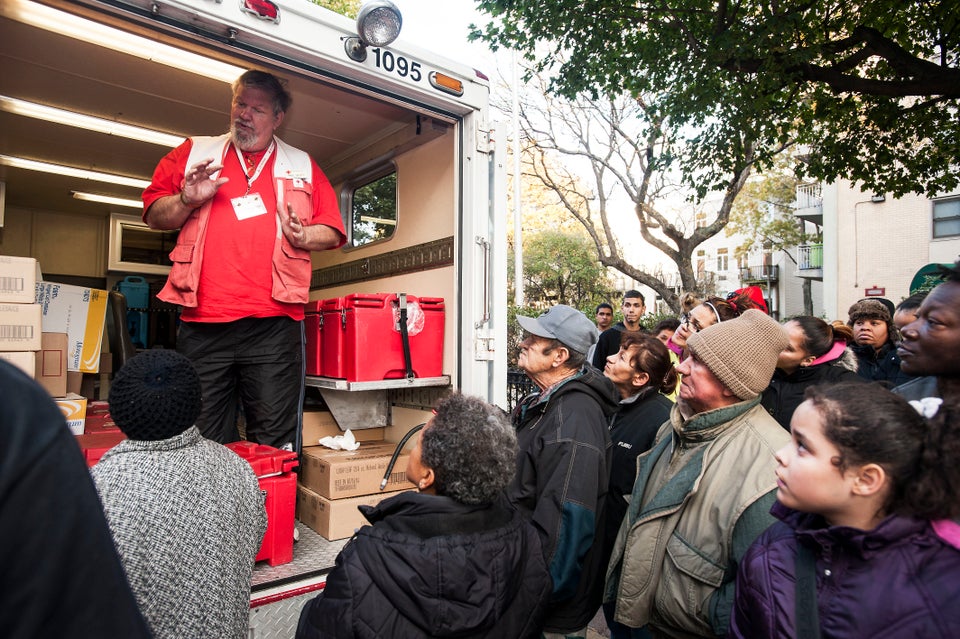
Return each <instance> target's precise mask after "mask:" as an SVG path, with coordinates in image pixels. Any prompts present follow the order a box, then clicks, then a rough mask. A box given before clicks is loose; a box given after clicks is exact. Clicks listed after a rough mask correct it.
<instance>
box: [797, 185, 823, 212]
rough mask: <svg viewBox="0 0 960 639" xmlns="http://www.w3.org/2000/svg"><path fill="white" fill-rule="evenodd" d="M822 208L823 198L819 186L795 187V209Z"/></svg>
mask: <svg viewBox="0 0 960 639" xmlns="http://www.w3.org/2000/svg"><path fill="white" fill-rule="evenodd" d="M821 206H823V197H822V196H821V190H820V185H819V184H800V185H799V186H797V200H796V202H794V204H793V207H794V208H795V209H811V208H819V207H821Z"/></svg>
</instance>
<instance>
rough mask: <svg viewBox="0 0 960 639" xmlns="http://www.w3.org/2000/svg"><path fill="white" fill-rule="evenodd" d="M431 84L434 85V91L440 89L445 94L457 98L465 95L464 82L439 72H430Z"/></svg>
mask: <svg viewBox="0 0 960 639" xmlns="http://www.w3.org/2000/svg"><path fill="white" fill-rule="evenodd" d="M430 84H431V85H433V88H434V89H439V90H440V91H443V92H444V93H450V94H451V95H456V96H460V95H463V82H461V81H460V80H457V79H456V78H451V77H450V76H449V75H444V74H443V73H440V72H438V71H431V72H430Z"/></svg>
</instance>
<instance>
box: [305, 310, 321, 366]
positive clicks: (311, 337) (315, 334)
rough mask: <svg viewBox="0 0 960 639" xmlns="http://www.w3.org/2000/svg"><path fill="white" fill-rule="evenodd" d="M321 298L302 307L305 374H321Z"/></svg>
mask: <svg viewBox="0 0 960 639" xmlns="http://www.w3.org/2000/svg"><path fill="white" fill-rule="evenodd" d="M322 301H323V300H316V301H314V302H310V303H308V304H307V305H306V306H305V307H304V309H303V310H304V316H303V328H304V332H305V334H306V340H305V341H306V358H307V361H306V362H305V364H306V371H307V375H323V372H322V370H323V359H322V357H321V353H322V352H323V342H322V338H321V332H322V328H323V316H322V315H321V312H322V309H321V303H322Z"/></svg>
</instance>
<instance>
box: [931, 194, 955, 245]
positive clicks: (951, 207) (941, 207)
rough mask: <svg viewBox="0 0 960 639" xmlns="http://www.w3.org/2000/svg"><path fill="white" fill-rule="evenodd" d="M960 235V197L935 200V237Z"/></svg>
mask: <svg viewBox="0 0 960 639" xmlns="http://www.w3.org/2000/svg"><path fill="white" fill-rule="evenodd" d="M955 235H960V198H954V199H952V200H934V202H933V237H935V238H936V237H953V236H955Z"/></svg>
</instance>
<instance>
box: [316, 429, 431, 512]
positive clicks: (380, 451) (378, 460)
mask: <svg viewBox="0 0 960 639" xmlns="http://www.w3.org/2000/svg"><path fill="white" fill-rule="evenodd" d="M395 448H396V444H394V443H391V442H374V443H363V444H360V448H358V449H357V450H331V449H329V448H324V447H323V446H313V447H311V448H304V449H303V454H302V456H301V460H300V484H301V485H303V486H305V487H307V488H309V489H310V490H312V491H313V492H315V493H317V494H318V495H320V496H321V497H326V498H327V499H343V498H344V497H358V496H360V495H373V494H375V493H380V492H381V491H380V481H381V480H382V479H383V473H384V472H385V471H386V470H387V464H389V463H390V457H391V456H392V455H393V451H394V449H395ZM407 457H408V454H407V453H401V454H400V456H399V457H397V463H396V464H394V466H393V470H392V471H391V472H390V478H389V481H388V482H387V485H386V487H385V488H384V490H385V491H397V490H406V489H408V488H414V485H413V484H411V483H410V482H408V481H407Z"/></svg>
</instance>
